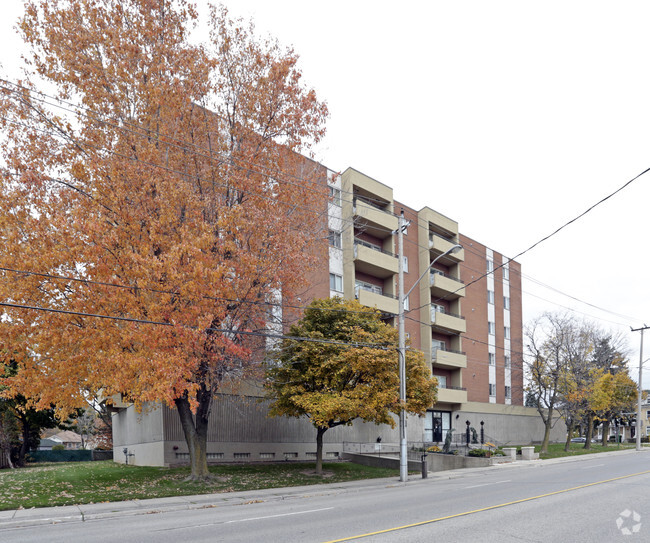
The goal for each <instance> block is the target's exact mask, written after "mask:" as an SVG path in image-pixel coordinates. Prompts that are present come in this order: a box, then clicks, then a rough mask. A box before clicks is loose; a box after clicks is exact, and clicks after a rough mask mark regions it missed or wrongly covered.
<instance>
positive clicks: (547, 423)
mask: <svg viewBox="0 0 650 543" xmlns="http://www.w3.org/2000/svg"><path fill="white" fill-rule="evenodd" d="M543 420H544V439H543V440H542V447H541V449H540V451H539V452H540V453H547V452H548V442H549V441H550V439H551V428H552V427H553V408H552V407H550V408H549V409H548V413H547V416H546V418H545V419H543Z"/></svg>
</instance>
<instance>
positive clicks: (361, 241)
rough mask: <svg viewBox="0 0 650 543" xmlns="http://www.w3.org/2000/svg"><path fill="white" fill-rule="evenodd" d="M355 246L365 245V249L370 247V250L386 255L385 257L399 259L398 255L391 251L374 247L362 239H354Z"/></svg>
mask: <svg viewBox="0 0 650 543" xmlns="http://www.w3.org/2000/svg"><path fill="white" fill-rule="evenodd" d="M354 244H355V245H363V246H364V247H368V248H369V249H372V250H373V251H379V252H380V253H384V254H385V255H388V256H393V257H395V258H397V255H396V254H395V253H391V252H390V251H386V250H385V249H382V248H381V247H377V245H373V244H372V243H368V242H367V241H363V240H362V239H359V238H354Z"/></svg>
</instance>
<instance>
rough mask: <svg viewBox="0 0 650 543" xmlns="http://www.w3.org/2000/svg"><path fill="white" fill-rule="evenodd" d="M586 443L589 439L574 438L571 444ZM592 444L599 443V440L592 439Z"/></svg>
mask: <svg viewBox="0 0 650 543" xmlns="http://www.w3.org/2000/svg"><path fill="white" fill-rule="evenodd" d="M585 441H587V438H586V437H572V438H571V443H584V442H585ZM591 442H592V443H598V440H597V439H594V438H592V439H591Z"/></svg>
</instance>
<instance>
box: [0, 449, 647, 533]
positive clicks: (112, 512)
mask: <svg viewBox="0 0 650 543" xmlns="http://www.w3.org/2000/svg"><path fill="white" fill-rule="evenodd" d="M646 452H650V449H645V450H643V451H641V453H638V454H643V453H646ZM624 454H637V452H636V450H635V449H626V450H622V451H611V452H605V453H598V454H586V455H581V456H571V457H563V458H554V459H551V460H532V461H516V462H511V463H506V464H498V465H495V466H488V467H482V468H466V469H457V470H449V471H438V472H435V473H432V472H430V473H429V477H428V478H427V479H422V478H421V477H420V476H419V475H411V476H410V477H409V481H408V483H401V482H399V480H398V479H397V478H395V477H390V478H385V479H364V480H361V481H351V482H347V483H330V484H322V485H309V486H296V487H288V488H269V489H265V490H250V491H245V492H228V493H219V494H199V495H196V496H172V497H169V498H155V499H150V500H128V501H123V502H107V503H92V504H85V505H67V506H60V507H41V508H32V509H14V510H7V511H0V531H2V530H3V529H9V528H18V527H21V526H35V525H47V524H58V523H62V522H85V521H88V520H94V519H103V518H112V517H122V516H131V515H148V514H153V513H165V512H169V511H183V510H190V509H206V508H212V507H224V506H230V505H242V504H246V503H250V502H254V501H264V502H267V501H275V500H286V499H296V498H304V497H309V496H323V495H331V494H343V493H348V492H359V491H361V490H370V489H373V488H374V489H379V488H387V487H392V486H397V485H403V484H408V485H420V484H429V483H433V482H435V481H437V480H440V479H456V478H461V477H472V476H477V475H480V474H482V473H486V472H490V471H493V470H498V469H511V468H531V467H540V466H543V465H548V464H555V463H561V462H579V461H585V460H594V459H595V458H599V457H602V456H603V455H608V456H611V455H624Z"/></svg>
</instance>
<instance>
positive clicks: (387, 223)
mask: <svg viewBox="0 0 650 543" xmlns="http://www.w3.org/2000/svg"><path fill="white" fill-rule="evenodd" d="M353 212H354V216H355V218H356V219H357V220H356V221H355V224H356V226H357V227H358V228H360V229H361V230H363V231H364V232H367V233H368V234H370V235H371V236H375V237H376V238H379V239H385V238H387V237H389V236H392V235H393V231H395V230H397V217H395V216H394V215H391V214H390V213H389V212H387V211H385V210H382V209H380V208H379V207H377V206H373V205H372V204H370V203H368V202H364V201H363V200H361V199H360V198H357V199H355V201H354V208H353Z"/></svg>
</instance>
